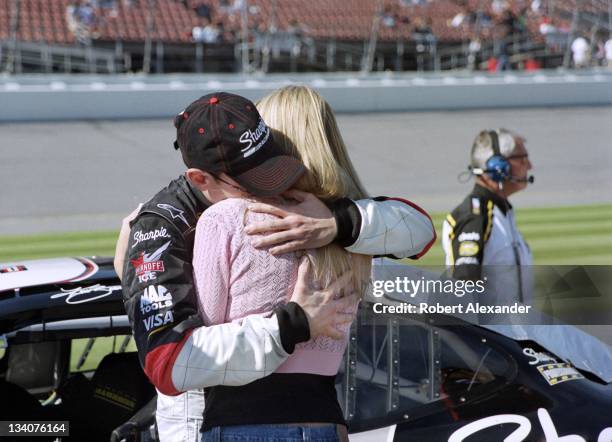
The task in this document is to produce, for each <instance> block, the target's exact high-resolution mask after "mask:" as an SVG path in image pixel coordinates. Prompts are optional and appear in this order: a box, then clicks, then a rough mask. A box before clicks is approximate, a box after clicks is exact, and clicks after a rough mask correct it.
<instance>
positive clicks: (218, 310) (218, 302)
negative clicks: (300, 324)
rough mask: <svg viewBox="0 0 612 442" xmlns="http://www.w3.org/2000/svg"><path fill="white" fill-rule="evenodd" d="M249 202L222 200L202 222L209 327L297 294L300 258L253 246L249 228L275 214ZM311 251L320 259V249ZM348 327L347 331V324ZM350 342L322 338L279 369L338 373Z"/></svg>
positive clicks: (202, 289) (198, 257) (198, 249)
mask: <svg viewBox="0 0 612 442" xmlns="http://www.w3.org/2000/svg"><path fill="white" fill-rule="evenodd" d="M248 204H249V201H248V200H246V199H242V198H230V199H226V200H223V201H221V202H219V203H217V204H214V205H213V206H212V207H210V208H209V209H207V210H206V211H205V212H204V214H203V215H202V216H201V217H200V220H199V221H198V226H197V229H196V238H195V244H194V261H193V263H194V278H195V281H196V289H197V293H198V303H199V310H200V313H201V315H202V318H203V319H204V322H205V323H206V324H207V325H213V324H220V323H224V322H231V321H238V320H240V319H241V318H244V317H245V316H248V315H251V314H264V315H267V314H272V312H273V310H274V308H275V307H276V306H277V305H279V304H284V303H286V302H287V301H288V300H289V298H290V297H291V293H292V292H293V288H294V286H295V283H296V280H297V269H298V265H299V261H300V258H299V256H298V255H297V254H296V253H286V254H282V255H278V256H274V255H272V254H271V253H269V252H268V251H267V250H258V249H255V248H254V247H253V246H252V245H251V242H250V240H249V238H248V237H247V235H246V234H245V232H244V226H245V225H246V224H247V223H250V222H258V221H265V220H269V219H272V218H273V216H272V215H268V214H261V213H255V212H250V211H248V210H247V207H248ZM309 255H310V258H311V259H313V260H316V257H315V253H309ZM344 331H346V332H347V333H348V326H346V327H345V329H344ZM346 342H347V341H346V339H344V340H333V339H331V338H326V337H320V338H317V339H315V340H310V341H308V342H305V343H302V344H299V345H297V346H296V349H295V351H294V352H293V354H292V355H291V356H290V357H289V358H288V359H287V361H286V362H285V363H284V364H283V365H281V366H280V367H279V368H278V370H277V371H276V372H277V373H309V374H318V375H326V376H333V375H335V374H336V373H337V371H338V368H339V366H340V362H341V359H342V354H343V352H344V349H345V348H346Z"/></svg>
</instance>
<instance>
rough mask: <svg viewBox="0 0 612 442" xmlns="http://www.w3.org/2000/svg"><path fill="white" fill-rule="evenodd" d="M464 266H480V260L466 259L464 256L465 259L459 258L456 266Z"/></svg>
mask: <svg viewBox="0 0 612 442" xmlns="http://www.w3.org/2000/svg"><path fill="white" fill-rule="evenodd" d="M462 264H476V265H478V264H480V261H478V258H474V257H469V258H466V257H465V256H463V257H461V258H459V259H457V260H456V261H455V265H456V266H460V265H462Z"/></svg>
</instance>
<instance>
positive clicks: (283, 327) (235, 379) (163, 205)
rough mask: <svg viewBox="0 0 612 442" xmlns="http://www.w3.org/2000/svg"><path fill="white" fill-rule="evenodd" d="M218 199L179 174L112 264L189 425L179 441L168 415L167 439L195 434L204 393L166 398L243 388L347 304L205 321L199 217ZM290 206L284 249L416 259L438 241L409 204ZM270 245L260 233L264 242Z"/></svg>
mask: <svg viewBox="0 0 612 442" xmlns="http://www.w3.org/2000/svg"><path fill="white" fill-rule="evenodd" d="M214 202H217V201H210V200H207V199H206V198H205V196H204V195H203V193H202V192H201V191H200V190H198V189H197V188H196V187H195V186H194V185H193V184H192V183H191V182H190V181H189V179H187V178H186V177H185V176H181V177H179V178H178V179H176V180H173V181H172V182H171V183H170V185H169V186H168V187H166V188H165V189H163V190H161V191H160V192H159V193H157V194H156V195H155V196H154V197H153V198H152V199H151V200H149V201H148V202H147V203H145V204H144V205H143V207H142V208H141V209H140V211H139V212H138V214H137V216H136V218H135V219H134V220H133V221H132V222H131V230H130V233H129V241H128V245H127V251H126V254H125V256H126V258H127V259H126V260H125V262H124V263H123V266H121V263H120V261H121V260H122V258H123V256H124V254H123V253H122V252H121V247H120V244H119V245H118V252H117V255H116V263H115V264H116V269H117V270H118V273H123V288H124V303H125V307H126V310H127V313H128V315H129V317H130V321H131V323H132V326H133V331H134V337H135V341H136V345H137V348H138V352H139V357H140V360H141V363H142V365H143V368H144V370H145V373H146V374H147V376H148V377H149V379H150V380H151V381H152V382H153V384H154V385H155V386H156V387H157V389H158V391H159V392H160V393H161V394H159V398H158V413H159V414H160V415H165V416H164V417H170V418H171V417H175V418H178V420H177V423H178V425H181V422H182V431H183V433H184V432H185V431H188V432H189V431H192V433H190V434H183V435H182V436H181V437H179V435H178V434H177V433H176V431H177V430H179V428H172V430H171V431H172V432H169V431H168V430H169V429H170V428H171V427H172V425H169V424H168V420H165V422H164V425H159V427H160V436H161V437H162V440H163V439H165V435H169V434H172V440H181V439H182V440H195V439H196V438H197V431H195V433H193V428H194V427H195V426H193V425H192V426H189V427H187V428H185V422H186V419H189V418H190V416H189V415H192V417H193V421H194V422H195V420H196V419H198V420H201V417H202V410H203V400H202V396H201V393H200V394H198V393H194V392H189V393H188V394H189V395H191V396H185V395H183V396H180V399H178V400H176V399H174V398H169V397H168V396H165V395H176V394H178V393H179V392H184V391H189V390H194V389H199V388H202V387H205V386H214V385H244V384H246V383H249V382H252V381H254V380H256V379H259V378H261V377H264V376H266V375H268V374H270V373H272V372H274V370H275V369H276V368H277V367H278V366H279V365H280V364H281V363H282V362H283V361H284V360H285V359H286V358H287V357H288V356H289V354H291V353H292V352H293V348H294V347H295V345H296V344H297V343H299V342H304V341H307V340H308V339H310V337H311V332H312V331H313V330H312V328H313V326H317V327H319V328H322V329H323V332H318V333H326V334H328V335H332V332H331V330H332V329H333V325H334V323H333V321H331V320H330V318H331V319H334V318H336V319H338V318H340V319H341V317H340V313H338V312H340V311H342V310H343V309H345V308H346V305H345V304H342V303H341V301H342V300H337V301H329V302H327V303H325V302H324V303H320V302H319V301H321V300H322V299H323V298H322V297H321V296H319V298H317V297H316V296H313V295H315V294H317V293H316V292H313V291H312V290H310V289H309V290H310V292H309V293H297V294H296V293H294V296H293V297H292V301H296V302H289V303H288V304H287V305H285V306H282V307H279V308H277V309H276V311H275V315H274V316H273V317H268V318H264V317H261V316H257V315H253V316H249V317H247V318H245V319H243V320H242V321H241V322H240V323H228V324H219V325H215V326H210V327H205V326H203V324H202V322H201V320H200V318H199V316H198V311H197V301H196V295H195V290H194V285H193V275H192V267H191V260H192V248H193V240H194V234H195V226H196V224H197V220H198V217H199V216H200V214H201V213H202V212H203V211H204V210H206V208H207V207H209V206H210V205H211V204H212V203H214ZM287 210H288V211H287V212H285V213H287V216H286V218H285V219H279V220H278V221H277V225H275V226H267V227H269V228H271V229H272V230H274V231H275V232H278V231H279V230H286V233H287V235H285V236H284V238H283V239H282V242H283V245H281V246H280V247H281V249H280V250H278V252H283V253H284V252H287V251H291V250H297V249H300V248H313V247H320V246H322V245H326V244H328V243H330V242H331V241H332V240H335V241H336V242H337V243H338V244H340V245H342V246H344V247H346V249H347V250H348V251H351V252H354V253H362V254H371V255H374V254H380V255H391V256H394V257H398V258H403V257H413V258H418V257H420V256H421V255H423V254H424V253H425V252H426V251H427V250H428V249H429V248H430V247H431V245H432V244H433V242H434V240H435V231H434V229H433V226H432V224H431V220H430V218H429V216H428V215H427V214H426V213H425V212H424V211H423V210H422V209H420V208H419V207H418V206H416V205H414V204H412V203H410V202H408V201H404V200H399V199H390V198H377V199H374V200H371V199H368V200H360V201H351V200H349V199H341V200H338V201H335V202H333V203H332V204H331V207H330V208H327V207H326V206H325V205H324V204H323V203H321V202H320V201H319V200H317V199H316V198H315V197H313V196H308V197H306V198H304V201H303V202H302V203H300V204H298V205H297V206H295V207H292V212H289V210H290V209H287ZM125 230H126V229H125V226H124V228H123V229H122V231H125ZM256 231H257V229H254V231H253V233H255V232H256ZM301 236H304V237H306V240H302V238H300V237H301ZM120 242H121V241H120ZM273 244H274V243H273V242H269V241H268V242H266V239H265V238H264V244H263V245H265V246H270V245H273ZM287 244H290V248H286V247H287ZM278 247H279V246H277V248H278ZM283 247H284V248H283ZM121 267H122V269H121ZM328 298H329V296H327V297H326V299H328ZM309 302H310V303H311V304H318V305H309V304H308V303H309ZM334 303H337V305H335V304H334ZM326 305H328V306H329V309H328V310H327V312H325V311H324V310H323V308H324V307H325V306H326ZM330 312H331V313H330ZM319 323H321V324H323V325H321V324H319ZM188 407H189V408H191V409H189V410H188V409H187V408H188ZM158 418H159V416H158ZM158 422H159V421H158ZM195 428H196V429H197V427H195ZM177 437H178V438H179V439H177Z"/></svg>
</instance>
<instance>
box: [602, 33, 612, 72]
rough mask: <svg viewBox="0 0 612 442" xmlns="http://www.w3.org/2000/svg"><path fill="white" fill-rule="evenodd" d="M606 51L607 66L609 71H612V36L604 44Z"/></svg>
mask: <svg viewBox="0 0 612 442" xmlns="http://www.w3.org/2000/svg"><path fill="white" fill-rule="evenodd" d="M604 50H605V51H606V65H607V67H608V69H612V34H610V35H609V36H608V40H607V41H606V43H605V44H604Z"/></svg>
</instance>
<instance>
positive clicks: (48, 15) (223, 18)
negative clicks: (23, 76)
mask: <svg viewBox="0 0 612 442" xmlns="http://www.w3.org/2000/svg"><path fill="white" fill-rule="evenodd" d="M577 1H578V0H566V1H563V2H556V3H557V5H558V9H559V11H565V12H571V11H572V9H573V8H574V7H575V3H576V2H577ZM78 3H86V2H85V1H81V2H75V1H74V0H20V1H19V2H17V4H18V5H19V28H18V32H17V37H18V39H20V40H24V41H44V42H48V43H53V44H71V43H74V42H75V41H76V37H75V31H74V26H72V27H71V26H70V23H69V22H70V20H69V19H68V17H67V15H68V14H67V11H68V10H69V7H70V6H71V5H76V4H78ZM104 3H105V4H106V6H105V7H98V8H96V9H95V14H94V15H95V21H94V24H93V25H91V26H88V27H87V28H86V30H87V32H88V33H90V35H91V36H92V38H95V39H99V40H106V41H116V40H123V41H143V40H144V39H145V36H146V34H147V9H148V8H149V7H150V4H155V10H154V11H155V12H154V16H153V17H154V20H153V30H152V37H153V38H154V39H155V40H157V39H159V40H161V41H164V42H172V43H188V42H191V41H192V33H191V31H192V29H193V27H194V26H198V25H201V24H202V20H203V19H202V18H201V17H199V16H198V15H197V13H196V9H195V8H196V7H197V6H198V4H200V3H203V2H201V1H197V0H183V1H179V0H157V1H155V2H150V1H149V0H115V1H114V2H112V1H108V0H107V1H106V2H104ZM205 3H206V4H207V5H208V6H209V7H210V9H209V11H208V14H209V15H210V17H211V19H212V21H214V22H219V23H222V24H223V27H224V35H225V37H226V38H228V39H230V40H231V39H232V36H235V35H237V34H238V33H239V31H240V10H238V9H237V8H235V7H234V6H233V5H235V4H236V3H240V2H235V0H207V1H206V2H205ZM377 3H378V2H376V1H373V0H309V1H307V2H305V1H303V0H282V1H278V0H276V1H274V0H248V6H249V14H248V17H249V25H250V27H251V29H254V28H257V27H259V28H260V29H267V28H268V26H269V25H270V20H271V17H272V16H274V17H275V21H276V25H277V28H278V29H281V30H284V29H287V28H288V27H290V26H294V27H295V26H298V24H299V26H300V27H301V29H302V30H303V32H304V33H306V34H308V35H310V36H311V37H314V38H322V39H327V38H336V39H339V40H367V39H368V38H369V35H370V32H371V28H372V20H373V17H374V15H375V13H376V8H377ZM490 3H491V2H482V1H481V0H463V1H461V0H432V1H427V2H423V1H418V0H402V1H400V0H394V1H390V0H386V2H385V3H384V4H385V8H384V10H385V17H386V19H383V20H382V22H381V26H380V31H379V38H380V39H381V40H398V39H409V38H411V36H412V34H413V32H414V29H415V23H416V22H418V21H421V22H422V23H425V24H427V26H428V27H429V28H430V29H431V30H432V31H433V34H434V35H435V36H436V38H437V39H438V40H441V41H447V42H452V41H461V40H466V39H468V38H470V37H472V35H471V33H472V32H473V30H472V29H469V28H466V27H459V26H458V27H452V26H449V21H450V20H451V19H452V18H453V17H454V16H455V15H456V14H458V13H459V12H461V11H462V8H474V9H476V8H482V6H483V4H484V5H485V8H484V10H485V12H488V13H491V4H490ZM584 3H585V7H588V8H589V11H590V10H591V9H592V10H593V12H597V10H598V8H599V7H600V6H598V4H599V3H598V2H597V1H593V2H584ZM13 4H14V1H13V0H0V39H8V38H10V29H11V26H10V24H11V12H12V5H13ZM273 4H276V11H275V13H273ZM509 4H510V5H511V8H512V10H513V11H514V12H515V13H517V12H518V10H519V7H520V6H519V5H520V4H524V2H522V1H520V0H512V1H510V2H509ZM109 5H110V6H109ZM602 5H604V4H603V3H602ZM604 6H605V5H604ZM208 14H204V15H208ZM201 15H202V14H201ZM526 26H527V30H528V31H529V33H530V34H532V35H537V34H538V22H537V20H536V19H535V18H533V17H529V18H528V19H527V22H526Z"/></svg>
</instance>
